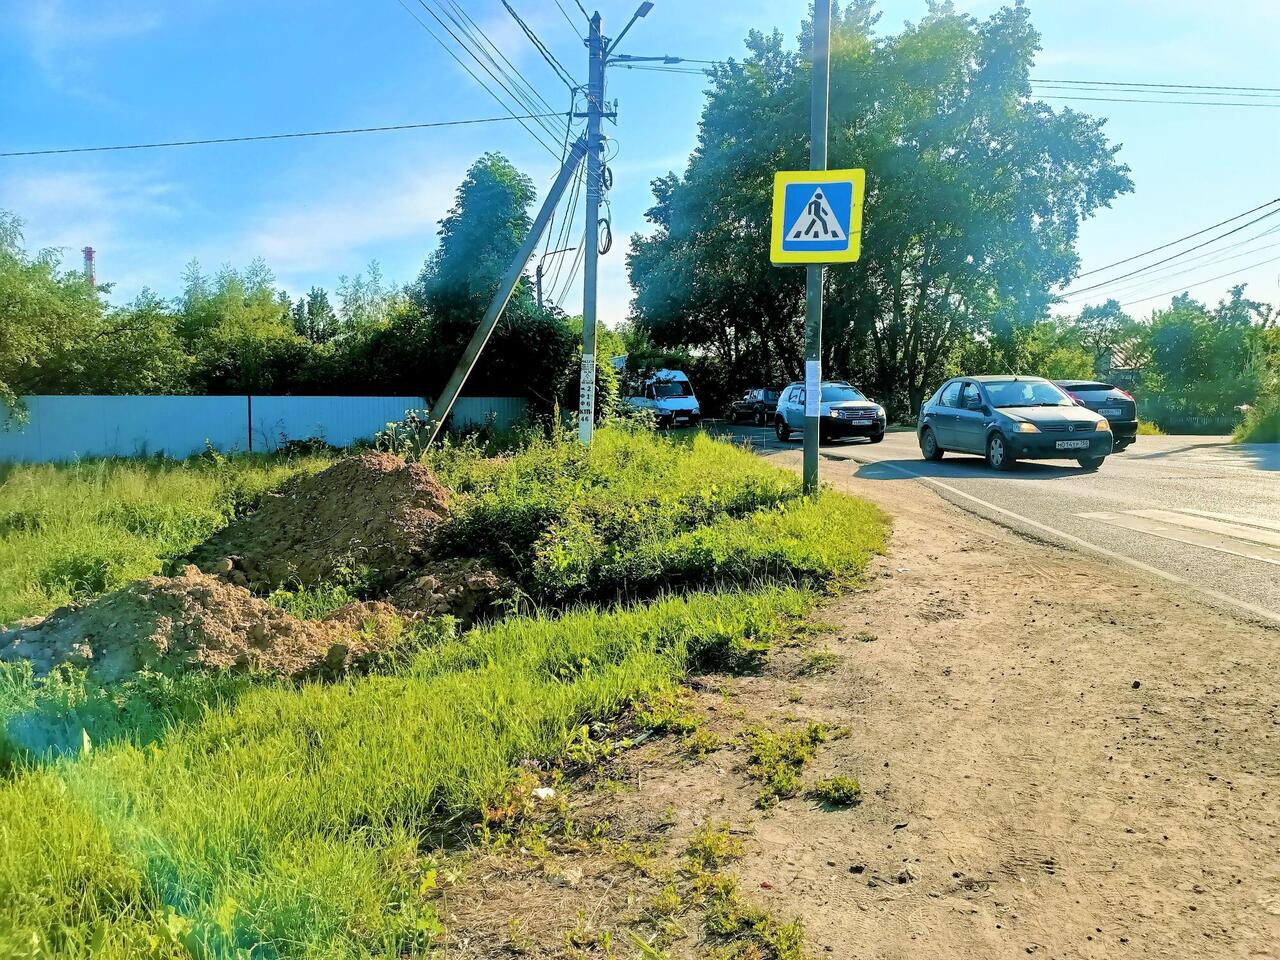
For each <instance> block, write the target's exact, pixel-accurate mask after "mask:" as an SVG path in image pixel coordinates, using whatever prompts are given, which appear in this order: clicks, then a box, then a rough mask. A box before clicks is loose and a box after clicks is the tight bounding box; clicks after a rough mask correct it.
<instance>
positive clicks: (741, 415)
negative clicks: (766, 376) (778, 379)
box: [729, 387, 782, 427]
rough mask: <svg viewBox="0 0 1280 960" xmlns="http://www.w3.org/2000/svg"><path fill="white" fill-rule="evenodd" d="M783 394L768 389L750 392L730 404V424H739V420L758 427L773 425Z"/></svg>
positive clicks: (757, 388)
mask: <svg viewBox="0 0 1280 960" xmlns="http://www.w3.org/2000/svg"><path fill="white" fill-rule="evenodd" d="M781 393H782V391H781V390H770V389H768V388H767V387H756V388H755V389H754V390H748V391H747V392H746V393H744V394H743V395H742V397H741V398H740V399H738V400H735V401H733V403H731V404H729V422H730V423H737V422H738V421H739V420H746V421H749V422H751V423H754V424H755V425H756V426H757V427H763V426H766V425H768V424H769V423H772V422H773V414H774V412H775V411H776V410H777V409H778V397H779V395H781Z"/></svg>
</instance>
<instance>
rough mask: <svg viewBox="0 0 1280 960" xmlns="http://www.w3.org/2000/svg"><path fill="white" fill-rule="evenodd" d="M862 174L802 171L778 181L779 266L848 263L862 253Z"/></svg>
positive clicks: (774, 250) (774, 251)
mask: <svg viewBox="0 0 1280 960" xmlns="http://www.w3.org/2000/svg"><path fill="white" fill-rule="evenodd" d="M863 187H864V171H862V170H797V171H791V172H779V173H778V174H777V175H776V176H775V178H774V194H773V242H772V243H771V244H770V254H771V259H772V260H773V262H774V263H845V262H850V261H853V260H857V259H858V256H859V255H860V253H861V247H862V244H861V238H862V195H863Z"/></svg>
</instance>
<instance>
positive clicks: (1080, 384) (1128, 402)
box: [1053, 380, 1138, 453]
mask: <svg viewBox="0 0 1280 960" xmlns="http://www.w3.org/2000/svg"><path fill="white" fill-rule="evenodd" d="M1053 382H1054V383H1055V384H1057V385H1058V386H1059V387H1061V388H1062V389H1063V390H1065V391H1067V395H1068V396H1070V397H1071V399H1072V400H1074V401H1076V403H1078V404H1080V406H1082V407H1088V408H1089V409H1090V410H1092V411H1093V412H1094V413H1097V414H1101V415H1102V416H1104V417H1106V418H1107V422H1108V423H1109V424H1111V436H1112V438H1113V439H1114V441H1115V446H1116V449H1115V452H1116V453H1119V452H1120V451H1121V450H1123V449H1124V448H1125V447H1128V446H1131V445H1132V444H1133V442H1134V441H1135V440H1137V439H1138V404H1137V402H1136V401H1135V400H1134V399H1133V396H1132V395H1131V394H1129V393H1127V392H1126V391H1124V390H1121V389H1120V388H1119V387H1117V386H1116V385H1115V384H1112V383H1103V382H1101V381H1099V380H1055V381H1053Z"/></svg>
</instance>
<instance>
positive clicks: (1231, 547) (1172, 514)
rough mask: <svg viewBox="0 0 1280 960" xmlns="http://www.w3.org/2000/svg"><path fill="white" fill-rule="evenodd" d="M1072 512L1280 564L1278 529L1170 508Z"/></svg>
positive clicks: (1234, 555) (1264, 561) (1087, 517)
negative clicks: (1110, 511) (1264, 528)
mask: <svg viewBox="0 0 1280 960" xmlns="http://www.w3.org/2000/svg"><path fill="white" fill-rule="evenodd" d="M1075 516H1077V517H1079V518H1080V519H1081V520H1093V521H1096V522H1099V523H1106V524H1110V525H1111V526H1113V527H1121V528H1122V529H1125V530H1134V531H1136V532H1138V533H1147V534H1151V535H1152V536H1155V537H1162V538H1164V539H1165V540H1173V541H1175V542H1177V543H1186V544H1189V545H1190V546H1193V547H1204V548H1206V549H1208V550H1216V551H1217V552H1218V553H1226V554H1230V555H1231V556H1233V557H1243V558H1244V559H1246V560H1260V561H1262V562H1263V563H1275V564H1280V533H1277V532H1275V531H1271V530H1260V529H1257V528H1254V527H1246V526H1242V525H1240V524H1236V523H1226V522H1224V521H1222V520H1214V519H1210V518H1208V517H1196V516H1188V515H1185V514H1180V513H1178V512H1176V511H1173V510H1128V511H1125V512H1124V513H1108V512H1102V513H1077V514H1075ZM1254 544H1257V546H1255V545H1254Z"/></svg>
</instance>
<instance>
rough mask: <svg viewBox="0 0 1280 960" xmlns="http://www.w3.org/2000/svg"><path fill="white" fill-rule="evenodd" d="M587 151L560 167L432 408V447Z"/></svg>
mask: <svg viewBox="0 0 1280 960" xmlns="http://www.w3.org/2000/svg"><path fill="white" fill-rule="evenodd" d="M586 151H587V141H586V138H585V137H583V138H581V139H579V140H578V142H577V143H575V144H574V145H573V149H572V150H570V151H569V156H568V157H566V158H565V161H564V165H563V166H562V167H561V168H560V175H559V176H558V177H556V182H555V184H554V185H553V186H552V187H551V192H550V193H548V194H547V199H546V200H544V201H543V203H542V209H541V210H539V211H538V216H537V217H536V218H534V221H533V227H532V228H531V229H530V230H529V235H528V236H527V237H525V238H524V243H522V244H521V245H520V252H519V253H517V254H516V256H515V259H514V260H512V261H511V266H509V267H508V268H507V272H506V274H505V275H504V276H503V278H502V283H501V284H500V285H499V287H498V292H497V293H496V294H494V297H493V301H492V302H491V303H490V304H489V309H488V310H486V311H485V313H484V318H483V319H482V320H481V321H480V326H478V327H477V328H476V332H475V333H474V334H472V336H471V342H470V343H468V344H467V349H466V350H465V351H463V354H462V359H461V360H459V361H458V365H457V367H455V368H454V371H453V375H452V376H450V377H449V382H448V383H446V384H445V387H444V390H443V391H441V393H440V398H439V399H438V400H436V402H435V404H434V405H433V406H432V407H431V413H430V414H428V416H427V426H428V430H429V434H428V436H427V445H428V446H429V445H430V444H432V443H434V442H435V439H436V437H437V436H438V435H439V433H440V428H441V427H443V426H444V422H445V420H446V419H447V418H448V416H449V411H451V410H452V409H453V404H454V402H455V401H456V400H457V399H458V394H459V393H461V392H462V387H463V385H464V384H465V383H466V382H467V377H469V376H470V375H471V371H472V369H473V368H474V367H475V365H476V361H477V360H479V359H480V351H482V350H483V349H484V345H485V344H486V343H488V342H489V337H490V336H491V335H492V334H493V330H494V327H496V326H497V325H498V320H499V318H500V317H501V316H502V311H503V310H504V309H506V306H507V302H508V301H509V300H510V299H511V295H512V294H513V293H515V289H516V284H517V283H519V282H520V278H521V277H522V276H523V275H524V268H525V267H526V266H527V265H528V263H529V258H530V257H532V256H533V254H534V252H535V251H536V250H537V247H538V242H539V241H540V240H541V239H542V234H543V232H544V231H545V230H546V229H547V223H548V221H550V220H551V214H552V213H554V212H555V209H556V206H557V205H558V204H559V203H560V198H561V197H563V196H564V191H565V188H566V187H568V186H569V181H570V180H572V179H573V177H574V175H575V174H576V173H577V172H578V164H580V163H581V162H582V157H583V154H585V153H586ZM593 339H594V338H593Z"/></svg>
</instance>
